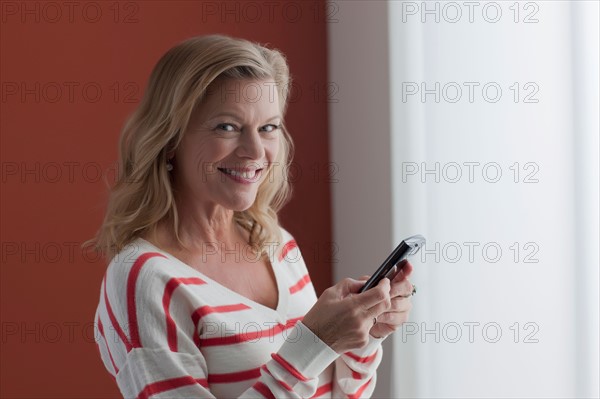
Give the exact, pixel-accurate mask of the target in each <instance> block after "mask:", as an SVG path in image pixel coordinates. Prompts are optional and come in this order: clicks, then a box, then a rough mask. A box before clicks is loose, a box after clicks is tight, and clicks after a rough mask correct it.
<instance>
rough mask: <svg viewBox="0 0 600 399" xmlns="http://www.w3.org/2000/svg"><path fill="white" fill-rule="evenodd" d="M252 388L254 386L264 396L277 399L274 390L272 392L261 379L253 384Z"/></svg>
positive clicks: (268, 398)
mask: <svg viewBox="0 0 600 399" xmlns="http://www.w3.org/2000/svg"><path fill="white" fill-rule="evenodd" d="M252 388H254V389H255V390H256V391H258V392H259V393H260V394H261V395H262V396H264V397H265V398H267V399H276V398H275V395H273V392H271V390H270V389H269V387H268V386H266V385H265V384H263V383H262V382H260V381H256V383H255V384H254V385H253V386H252Z"/></svg>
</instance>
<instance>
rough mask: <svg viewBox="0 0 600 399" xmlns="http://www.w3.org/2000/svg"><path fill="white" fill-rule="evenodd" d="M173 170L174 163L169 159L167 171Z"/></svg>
mask: <svg viewBox="0 0 600 399" xmlns="http://www.w3.org/2000/svg"><path fill="white" fill-rule="evenodd" d="M172 170H173V164H172V163H171V161H170V160H169V161H167V171H168V172H170V171H172Z"/></svg>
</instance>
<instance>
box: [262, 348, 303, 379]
mask: <svg viewBox="0 0 600 399" xmlns="http://www.w3.org/2000/svg"><path fill="white" fill-rule="evenodd" d="M271 357H272V358H273V359H274V360H275V361H276V362H277V363H279V365H281V367H283V368H284V369H286V370H287V371H288V372H289V373H290V374H291V375H293V376H294V377H296V378H297V379H299V380H300V381H308V378H306V377H305V376H303V375H302V373H300V372H299V371H298V370H297V369H296V368H295V367H294V366H292V365H291V364H290V363H288V361H287V360H285V359H284V358H282V357H281V356H279V354H277V353H271Z"/></svg>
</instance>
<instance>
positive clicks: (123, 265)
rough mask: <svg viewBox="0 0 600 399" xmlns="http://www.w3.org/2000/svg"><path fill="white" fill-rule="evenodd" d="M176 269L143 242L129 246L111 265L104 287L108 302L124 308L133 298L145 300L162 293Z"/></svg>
mask: <svg viewBox="0 0 600 399" xmlns="http://www.w3.org/2000/svg"><path fill="white" fill-rule="evenodd" d="M176 270H177V265H176V264H175V262H174V261H173V260H172V259H169V258H168V257H167V256H166V255H165V254H164V253H161V252H160V251H158V250H157V249H156V248H154V247H152V246H151V245H150V244H149V243H147V242H146V241H144V240H140V239H137V240H134V241H132V242H131V243H129V244H127V245H126V246H125V247H124V248H123V249H122V250H121V251H120V252H119V253H117V254H116V255H115V256H114V257H113V258H112V260H111V261H110V263H109V265H108V267H107V269H106V273H105V275H104V280H103V285H104V289H105V290H106V296H107V298H108V299H109V300H113V301H115V302H117V303H122V304H125V303H126V302H127V301H129V300H131V298H132V297H133V296H135V297H136V298H142V297H146V296H148V295H150V293H156V292H162V290H163V289H164V287H165V286H166V285H167V284H168V282H169V280H170V279H171V277H172V274H173V272H174V271H176Z"/></svg>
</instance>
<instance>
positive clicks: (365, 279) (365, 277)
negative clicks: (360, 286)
mask: <svg viewBox="0 0 600 399" xmlns="http://www.w3.org/2000/svg"><path fill="white" fill-rule="evenodd" d="M370 278H371V276H369V275H364V276H360V277H359V278H358V279H359V280H360V281H367V280H368V279H370Z"/></svg>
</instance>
